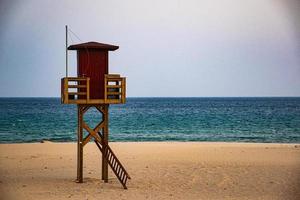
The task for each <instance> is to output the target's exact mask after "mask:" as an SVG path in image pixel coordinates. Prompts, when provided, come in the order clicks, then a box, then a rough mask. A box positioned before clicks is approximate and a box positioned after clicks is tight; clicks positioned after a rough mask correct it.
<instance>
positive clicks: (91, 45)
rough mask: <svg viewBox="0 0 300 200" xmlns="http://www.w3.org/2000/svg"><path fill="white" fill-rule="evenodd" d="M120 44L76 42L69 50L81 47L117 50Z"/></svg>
mask: <svg viewBox="0 0 300 200" xmlns="http://www.w3.org/2000/svg"><path fill="white" fill-rule="evenodd" d="M118 48H119V46H115V45H111V44H103V43H99V42H86V43H81V44H74V45H70V46H69V47H68V50H79V49H102V50H108V51H114V50H117V49H118Z"/></svg>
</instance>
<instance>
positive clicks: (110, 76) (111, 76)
mask: <svg viewBox="0 0 300 200" xmlns="http://www.w3.org/2000/svg"><path fill="white" fill-rule="evenodd" d="M105 77H106V78H119V77H120V74H105Z"/></svg>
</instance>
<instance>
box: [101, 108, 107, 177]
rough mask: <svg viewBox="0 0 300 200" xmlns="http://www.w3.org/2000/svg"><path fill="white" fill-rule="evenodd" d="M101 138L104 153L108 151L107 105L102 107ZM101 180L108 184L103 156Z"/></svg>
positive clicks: (105, 161)
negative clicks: (102, 123) (102, 124)
mask: <svg viewBox="0 0 300 200" xmlns="http://www.w3.org/2000/svg"><path fill="white" fill-rule="evenodd" d="M103 111H104V112H103V115H102V116H103V122H104V126H103V138H102V146H103V150H104V152H107V151H108V105H104V106H103ZM102 180H104V182H105V183H107V182H108V162H107V160H106V158H105V156H104V155H102Z"/></svg>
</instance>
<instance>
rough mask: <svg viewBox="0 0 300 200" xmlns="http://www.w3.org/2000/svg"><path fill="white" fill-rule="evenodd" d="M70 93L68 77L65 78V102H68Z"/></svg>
mask: <svg viewBox="0 0 300 200" xmlns="http://www.w3.org/2000/svg"><path fill="white" fill-rule="evenodd" d="M68 100H69V95H68V79H67V78H64V103H66V104H67V103H68Z"/></svg>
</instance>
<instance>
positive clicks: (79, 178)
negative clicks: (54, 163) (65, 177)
mask: <svg viewBox="0 0 300 200" xmlns="http://www.w3.org/2000/svg"><path fill="white" fill-rule="evenodd" d="M77 109H78V133H77V181H76V182H77V183H82V182H83V144H82V140H83V129H82V120H83V112H82V109H83V106H81V105H78V107H77Z"/></svg>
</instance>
